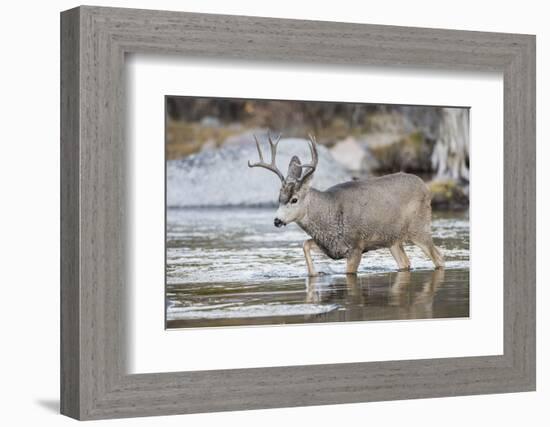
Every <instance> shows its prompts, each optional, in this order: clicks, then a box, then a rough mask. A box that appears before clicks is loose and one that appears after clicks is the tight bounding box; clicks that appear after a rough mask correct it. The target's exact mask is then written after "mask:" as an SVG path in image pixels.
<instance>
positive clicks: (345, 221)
mask: <svg viewBox="0 0 550 427" xmlns="http://www.w3.org/2000/svg"><path fill="white" fill-rule="evenodd" d="M309 143H310V148H311V150H312V158H313V160H312V163H311V165H308V166H305V165H302V164H301V162H300V160H299V159H298V158H297V157H296V156H294V157H293V158H292V160H291V161H290V164H289V170H288V174H287V176H286V178H285V179H284V180H283V181H282V185H281V190H280V192H279V209H278V210H277V214H276V218H275V225H276V226H281V225H286V224H289V223H291V222H296V223H297V224H298V225H299V226H300V228H302V230H304V231H305V232H306V233H307V234H308V235H309V236H311V239H312V240H311V241H306V243H305V244H304V253H305V256H306V261H307V265H308V272H309V274H310V275H315V274H316V273H315V270H314V268H313V263H312V261H311V255H310V249H311V248H312V247H314V246H317V247H318V248H319V249H320V250H321V251H322V252H323V253H325V254H326V255H327V256H329V257H330V258H332V259H346V260H347V262H348V266H347V272H348V273H356V272H357V268H358V266H359V263H360V261H361V255H362V254H363V253H365V252H368V251H372V250H376V249H381V248H389V249H390V251H391V253H392V255H393V257H394V258H395V260H396V262H397V264H398V267H399V269H400V270H408V269H409V268H410V263H409V260H408V257H407V255H406V253H405V251H404V250H403V244H404V243H405V242H412V243H414V244H415V245H417V246H419V247H420V248H421V249H422V250H423V251H424V252H425V253H426V255H427V256H428V257H430V259H431V260H432V261H433V263H434V265H435V267H436V268H440V267H443V266H444V262H443V256H442V255H441V253H440V251H439V249H438V248H437V247H436V246H435V245H434V244H433V242H432V236H431V217H432V210H431V195H430V192H429V190H428V188H427V186H426V184H424V182H423V181H422V180H421V179H420V178H418V177H417V176H415V175H411V174H407V173H402V172H400V173H395V174H391V175H386V176H382V177H378V178H369V179H365V180H358V181H349V182H345V183H342V184H338V185H335V186H334V187H331V188H329V189H328V190H326V191H319V190H316V189H314V188H311V187H310V184H311V179H312V177H313V172H314V171H315V168H316V167H317V151H316V147H315V140H314V138H312V137H310V141H309ZM304 167H307V168H309V169H310V171H309V172H308V173H306V174H304V176H302V177H301V174H300V173H299V172H301V170H302V169H303V168H304Z"/></svg>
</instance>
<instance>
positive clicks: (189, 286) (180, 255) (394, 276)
mask: <svg viewBox="0 0 550 427" xmlns="http://www.w3.org/2000/svg"><path fill="white" fill-rule="evenodd" d="M274 212H275V209H274V208H168V209H167V213H166V231H167V236H166V264H167V265H166V326H167V328H188V327H218V326H244V325H269V324H290V323H323V322H342V321H372V320H405V319H427V318H458V317H468V316H469V306H470V304H469V302H470V301H469V295H470V292H469V289H470V286H469V276H470V275H469V264H470V263H469V245H470V243H469V218H468V213H467V212H458V213H457V212H441V213H440V212H434V215H433V221H432V229H433V236H434V242H435V244H436V245H437V246H439V247H440V248H441V250H442V251H443V253H444V256H445V262H446V268H445V270H437V271H434V270H433V265H432V264H431V262H430V261H429V260H428V259H427V258H426V256H425V255H424V254H423V253H422V251H421V250H420V249H419V248H417V247H416V246H405V251H406V252H407V254H408V255H409V258H410V260H411V265H412V271H410V272H397V271H396V264H395V261H394V260H393V258H392V256H391V254H390V252H389V250H388V249H380V250H378V251H373V252H369V253H367V254H364V255H363V261H362V262H361V265H360V267H359V271H358V275H357V276H350V275H346V274H344V272H345V261H344V260H342V261H334V260H331V259H329V258H327V257H326V256H324V255H322V254H314V255H313V257H314V263H315V266H316V268H317V269H318V271H321V272H322V275H320V276H319V277H315V278H309V277H308V276H307V273H306V271H307V269H306V264H305V260H304V256H303V252H302V243H303V241H304V240H306V239H307V238H308V237H307V235H306V234H305V233H304V232H303V231H302V230H301V229H300V228H299V227H298V226H296V225H295V224H290V225H289V226H287V227H284V228H283V229H278V228H275V227H274V226H273V217H274Z"/></svg>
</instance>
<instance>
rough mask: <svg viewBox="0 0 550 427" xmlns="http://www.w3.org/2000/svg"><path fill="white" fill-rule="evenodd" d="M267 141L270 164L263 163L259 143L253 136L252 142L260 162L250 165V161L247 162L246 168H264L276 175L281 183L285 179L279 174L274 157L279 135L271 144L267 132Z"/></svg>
mask: <svg viewBox="0 0 550 427" xmlns="http://www.w3.org/2000/svg"><path fill="white" fill-rule="evenodd" d="M267 139H268V140H269V146H270V148H271V163H266V162H264V156H263V155H262V150H261V149H260V143H259V142H258V138H256V135H254V140H255V141H256V148H257V149H258V156H259V157H260V161H259V162H258V163H250V160H249V161H248V167H249V168H254V167H260V168H265V169H267V170H270V171H271V172H273V173H275V174H277V176H278V177H279V179H280V180H281V182H283V181H284V180H285V177H284V175H283V174H282V173H281V171H280V170H279V169H278V168H277V165H276V164H275V156H276V155H277V144H278V143H279V140H280V139H281V134H279V136H278V137H277V139H276V140H275V142H273V141H272V139H271V135H269V132H268V133H267Z"/></svg>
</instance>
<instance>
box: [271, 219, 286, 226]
mask: <svg viewBox="0 0 550 427" xmlns="http://www.w3.org/2000/svg"><path fill="white" fill-rule="evenodd" d="M273 224H274V225H275V227H282V226H283V225H285V223H284V222H283V221H281V220H280V219H279V218H275V220H274V221H273Z"/></svg>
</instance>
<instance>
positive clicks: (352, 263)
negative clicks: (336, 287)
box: [346, 250, 363, 274]
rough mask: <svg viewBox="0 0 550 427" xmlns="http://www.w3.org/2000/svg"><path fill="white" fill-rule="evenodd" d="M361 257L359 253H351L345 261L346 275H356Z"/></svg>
mask: <svg viewBox="0 0 550 427" xmlns="http://www.w3.org/2000/svg"><path fill="white" fill-rule="evenodd" d="M362 255H363V253H362V252H361V251H356V250H355V251H352V252H351V255H350V256H349V257H348V258H347V259H346V262H347V263H346V274H357V269H358V268H359V264H360V263H361V257H362Z"/></svg>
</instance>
